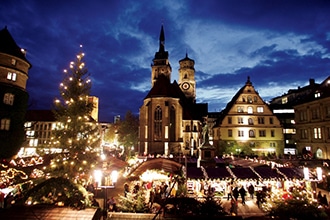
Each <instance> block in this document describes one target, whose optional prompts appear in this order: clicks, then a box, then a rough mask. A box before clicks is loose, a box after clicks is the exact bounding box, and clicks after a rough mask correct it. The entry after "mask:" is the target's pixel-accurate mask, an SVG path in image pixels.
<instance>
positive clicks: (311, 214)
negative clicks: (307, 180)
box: [262, 187, 327, 219]
mask: <svg viewBox="0 0 330 220" xmlns="http://www.w3.org/2000/svg"><path fill="white" fill-rule="evenodd" d="M262 209H263V210H264V211H266V212H268V215H269V216H272V217H275V218H279V219H327V214H326V213H325V210H324V208H323V207H322V206H320V205H319V204H318V202H317V201H316V200H315V199H314V198H313V193H312V192H311V191H310V190H306V189H300V188H295V187H294V188H292V189H291V190H290V191H282V190H273V191H272V192H271V193H270V194H269V197H267V198H266V202H265V203H263V204H262Z"/></svg>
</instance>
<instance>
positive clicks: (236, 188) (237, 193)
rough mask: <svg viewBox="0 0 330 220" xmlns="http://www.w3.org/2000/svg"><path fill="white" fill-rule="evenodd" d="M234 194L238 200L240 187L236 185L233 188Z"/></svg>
mask: <svg viewBox="0 0 330 220" xmlns="http://www.w3.org/2000/svg"><path fill="white" fill-rule="evenodd" d="M233 196H234V198H235V200H236V201H237V200H238V196H239V192H238V187H237V186H235V188H234V189H233Z"/></svg>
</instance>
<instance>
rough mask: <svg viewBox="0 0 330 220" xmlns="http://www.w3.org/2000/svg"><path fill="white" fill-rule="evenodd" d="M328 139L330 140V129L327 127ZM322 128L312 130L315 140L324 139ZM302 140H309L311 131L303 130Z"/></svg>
mask: <svg viewBox="0 0 330 220" xmlns="http://www.w3.org/2000/svg"><path fill="white" fill-rule="evenodd" d="M325 129H326V133H327V139H330V127H326V128H325ZM322 133H323V132H322V128H321V127H315V128H313V129H312V135H313V138H314V139H318V140H320V139H322ZM300 138H301V139H308V138H309V130H308V129H301V130H300Z"/></svg>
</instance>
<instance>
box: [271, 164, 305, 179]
mask: <svg viewBox="0 0 330 220" xmlns="http://www.w3.org/2000/svg"><path fill="white" fill-rule="evenodd" d="M277 169H278V170H279V171H280V173H282V174H284V177H286V178H289V179H294V178H295V179H303V178H304V173H303V170H302V168H287V167H279V168H277Z"/></svg>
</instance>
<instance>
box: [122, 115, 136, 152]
mask: <svg viewBox="0 0 330 220" xmlns="http://www.w3.org/2000/svg"><path fill="white" fill-rule="evenodd" d="M138 129H139V117H138V116H136V115H133V114H132V112H131V111H128V112H127V113H126V115H125V119H124V120H123V121H121V122H119V126H118V142H119V144H120V145H122V146H124V148H125V154H126V155H127V156H131V155H130V154H131V147H134V146H135V145H136V144H137V142H138Z"/></svg>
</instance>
